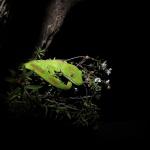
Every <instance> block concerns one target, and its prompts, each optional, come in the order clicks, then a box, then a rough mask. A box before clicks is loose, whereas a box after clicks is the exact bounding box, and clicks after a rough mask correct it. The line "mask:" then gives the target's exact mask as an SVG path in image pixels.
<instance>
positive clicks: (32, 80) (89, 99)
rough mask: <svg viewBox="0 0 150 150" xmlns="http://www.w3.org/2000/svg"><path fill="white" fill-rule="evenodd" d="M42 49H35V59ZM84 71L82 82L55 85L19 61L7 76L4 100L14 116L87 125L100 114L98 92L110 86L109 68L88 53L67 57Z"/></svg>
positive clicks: (39, 57) (99, 96) (99, 94)
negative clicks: (64, 87) (66, 86)
mask: <svg viewBox="0 0 150 150" xmlns="http://www.w3.org/2000/svg"><path fill="white" fill-rule="evenodd" d="M44 53H45V51H43V50H41V49H37V51H36V52H35V54H36V55H34V56H35V57H34V59H42V57H43V56H44ZM66 61H67V62H69V63H72V64H74V65H76V66H77V67H79V69H81V70H82V71H83V80H84V84H83V86H75V85H74V86H73V87H72V89H71V90H68V91H64V90H60V89H57V88H55V87H53V86H51V85H49V84H48V83H47V82H45V81H44V80H43V79H42V78H40V77H39V76H37V75H36V74H35V73H33V72H32V71H28V70H26V69H25V68H24V67H23V65H21V66H20V67H19V68H18V69H17V70H15V71H14V70H11V71H10V73H11V74H10V76H9V78H7V79H6V80H7V82H9V90H8V92H7V102H8V104H9V112H10V114H11V116H13V117H18V118H19V117H26V116H30V117H34V118H45V119H54V120H68V121H70V122H71V123H73V124H74V125H79V126H88V125H90V124H93V123H94V122H95V121H96V120H97V119H99V118H100V117H101V115H100V114H101V109H100V105H101V94H102V91H104V90H106V89H109V88H110V80H109V75H110V73H111V68H108V66H107V62H106V61H103V60H100V59H99V58H92V57H89V56H77V57H74V58H70V59H67V60H66Z"/></svg>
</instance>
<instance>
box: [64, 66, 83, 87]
mask: <svg viewBox="0 0 150 150" xmlns="http://www.w3.org/2000/svg"><path fill="white" fill-rule="evenodd" d="M64 75H65V77H66V78H67V79H68V80H70V81H71V82H72V83H74V84H75V85H78V86H79V85H82V84H83V79H82V71H81V70H79V69H78V68H77V67H76V66H70V69H69V67H68V69H67V71H66V70H65V72H64Z"/></svg>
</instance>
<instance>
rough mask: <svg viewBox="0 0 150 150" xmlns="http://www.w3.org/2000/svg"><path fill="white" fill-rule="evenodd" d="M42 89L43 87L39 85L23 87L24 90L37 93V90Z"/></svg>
mask: <svg viewBox="0 0 150 150" xmlns="http://www.w3.org/2000/svg"><path fill="white" fill-rule="evenodd" d="M42 87H43V86H41V85H27V86H25V88H26V89H30V90H35V91H37V90H38V89H40V88H42Z"/></svg>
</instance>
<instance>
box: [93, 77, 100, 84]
mask: <svg viewBox="0 0 150 150" xmlns="http://www.w3.org/2000/svg"><path fill="white" fill-rule="evenodd" d="M94 82H98V83H100V82H102V80H101V79H100V78H95V80H94Z"/></svg>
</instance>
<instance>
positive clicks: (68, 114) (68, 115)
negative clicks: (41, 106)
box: [66, 111, 71, 119]
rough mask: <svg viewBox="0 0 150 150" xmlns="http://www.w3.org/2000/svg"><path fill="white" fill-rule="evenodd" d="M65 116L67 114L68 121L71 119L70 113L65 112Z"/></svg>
mask: <svg viewBox="0 0 150 150" xmlns="http://www.w3.org/2000/svg"><path fill="white" fill-rule="evenodd" d="M66 114H67V117H68V118H69V119H71V115H70V113H69V112H68V111H67V112H66Z"/></svg>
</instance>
